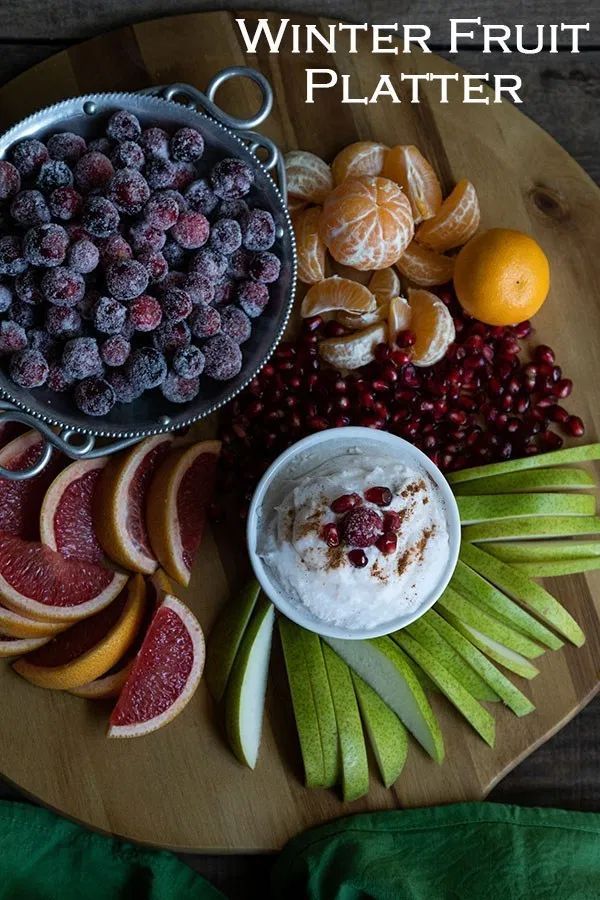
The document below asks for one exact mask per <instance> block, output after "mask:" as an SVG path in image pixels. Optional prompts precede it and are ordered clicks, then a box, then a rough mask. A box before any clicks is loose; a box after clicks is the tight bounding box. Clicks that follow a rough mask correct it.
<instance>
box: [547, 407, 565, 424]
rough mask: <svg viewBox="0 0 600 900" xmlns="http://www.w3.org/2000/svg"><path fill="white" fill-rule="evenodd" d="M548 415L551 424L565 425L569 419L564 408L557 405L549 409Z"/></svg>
mask: <svg viewBox="0 0 600 900" xmlns="http://www.w3.org/2000/svg"><path fill="white" fill-rule="evenodd" d="M548 415H549V416H550V421H551V422H558V423H559V425H564V423H565V422H566V421H567V420H568V418H569V413H568V412H567V410H566V409H565V408H564V406H558V405H557V404H555V405H554V406H551V407H550V408H549V409H548Z"/></svg>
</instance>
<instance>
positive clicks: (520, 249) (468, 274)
mask: <svg viewBox="0 0 600 900" xmlns="http://www.w3.org/2000/svg"><path fill="white" fill-rule="evenodd" d="M454 287H455V289H456V296H457V297H458V299H459V302H460V304H461V306H462V307H463V309H464V310H466V312H468V313H469V315H471V316H475V318H477V319H479V320H480V321H482V322H485V323H486V324H487V325H514V324H515V323H517V322H522V321H523V320H524V319H530V318H531V316H533V315H535V313H536V312H537V311H538V310H539V309H540V307H541V306H542V304H543V303H544V301H545V299H546V297H547V296H548V290H549V288H550V266H549V264H548V259H547V257H546V254H545V253H544V251H543V250H542V248H541V247H540V245H539V244H538V243H537V241H535V240H534V239H533V238H532V237H530V236H529V235H528V234H523V233H522V232H520V231H512V230H511V229H509V228H492V229H490V230H489V231H484V232H483V234H478V235H477V237H474V238H473V239H472V240H470V241H469V243H468V244H466V246H465V247H463V248H462V250H461V251H460V253H459V254H458V256H457V258H456V267H455V270H454Z"/></svg>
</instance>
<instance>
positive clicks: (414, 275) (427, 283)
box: [396, 241, 454, 287]
mask: <svg viewBox="0 0 600 900" xmlns="http://www.w3.org/2000/svg"><path fill="white" fill-rule="evenodd" d="M396 268H397V269H398V271H399V272H400V274H401V275H404V277H405V278H407V279H408V280H409V281H410V282H412V283H413V284H417V285H419V287H433V286H434V285H436V284H446V282H447V281H450V280H451V279H452V274H453V272H454V258H453V257H451V256H444V255H443V254H441V253H435V251H434V250H428V249H427V247H423V246H422V245H421V244H418V243H417V242H416V241H411V243H410V244H409V245H408V247H407V248H406V250H405V251H404V253H403V254H402V256H401V257H400V259H399V260H398V261H397V263H396Z"/></svg>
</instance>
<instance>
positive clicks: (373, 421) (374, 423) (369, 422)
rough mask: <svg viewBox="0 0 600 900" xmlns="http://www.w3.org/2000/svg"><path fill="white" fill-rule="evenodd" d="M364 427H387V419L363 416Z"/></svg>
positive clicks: (379, 428)
mask: <svg viewBox="0 0 600 900" xmlns="http://www.w3.org/2000/svg"><path fill="white" fill-rule="evenodd" d="M359 424H360V425H362V427H363V428H375V429H377V430H381V429H382V428H384V427H385V419H379V418H378V417H377V416H363V417H362V419H361V420H360V423H359Z"/></svg>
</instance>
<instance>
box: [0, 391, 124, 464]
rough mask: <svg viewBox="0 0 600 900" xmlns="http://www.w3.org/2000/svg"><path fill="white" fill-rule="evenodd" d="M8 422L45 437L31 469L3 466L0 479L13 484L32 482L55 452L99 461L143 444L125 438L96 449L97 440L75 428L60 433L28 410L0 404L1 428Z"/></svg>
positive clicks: (2, 402)
mask: <svg viewBox="0 0 600 900" xmlns="http://www.w3.org/2000/svg"><path fill="white" fill-rule="evenodd" d="M6 422H20V423H21V424H22V425H26V426H27V427H28V428H32V429H33V430H34V431H37V432H38V433H39V434H40V435H41V437H42V450H41V453H40V455H39V456H38V458H37V459H36V461H35V462H34V463H33V464H32V465H31V466H29V468H27V469H20V470H19V471H13V470H12V469H7V468H5V467H4V466H0V478H6V479H8V480H9V481H25V480H26V479H28V478H35V476H36V475H39V474H40V472H41V471H42V469H43V468H44V466H46V465H47V463H48V461H49V459H50V457H51V456H52V453H53V450H54V449H55V448H56V449H57V450H59V451H60V452H61V453H64V454H65V456H68V457H70V459H96V458H97V457H99V456H109V455H110V454H111V453H117V452H118V451H119V450H124V449H125V448H126V447H130V446H131V445H132V444H136V443H137V442H138V441H139V440H140V438H138V437H130V438H122V439H120V440H117V441H113V442H112V443H110V444H103V445H102V446H100V447H96V438H95V437H94V436H93V435H91V434H82V433H81V432H78V431H77V430H76V429H74V428H63V429H62V430H61V431H56V430H55V429H54V428H52V427H51V426H50V425H47V424H46V423H45V422H41V421H40V420H39V419H36V418H34V416H32V415H30V414H29V413H27V412H25V411H24V410H21V409H17V407H15V406H12V405H11V404H10V403H7V402H6V401H5V400H2V401H0V426H1V425H4V424H5V423H6Z"/></svg>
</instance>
